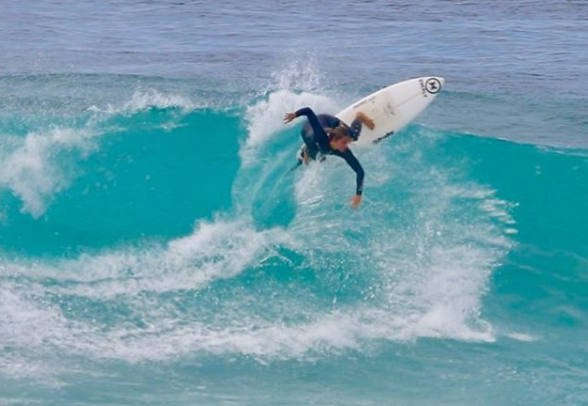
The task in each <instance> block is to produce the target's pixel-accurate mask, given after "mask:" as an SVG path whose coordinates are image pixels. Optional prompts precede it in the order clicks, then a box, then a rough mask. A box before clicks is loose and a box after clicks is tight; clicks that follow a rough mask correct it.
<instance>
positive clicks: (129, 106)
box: [87, 89, 204, 114]
mask: <svg viewBox="0 0 588 406" xmlns="http://www.w3.org/2000/svg"><path fill="white" fill-rule="evenodd" d="M201 107H204V105H202V104H199V103H196V102H194V101H193V100H192V99H190V98H189V97H187V96H184V95H179V94H168V93H163V92H160V91H158V90H155V89H139V90H136V91H135V92H134V93H133V95H132V96H131V99H130V100H128V101H126V102H124V103H121V104H111V103H109V104H107V105H106V106H104V107H99V106H95V105H92V106H90V107H88V109H87V110H88V111H91V112H95V113H107V114H134V113H137V112H139V111H143V110H147V109H150V108H158V109H166V108H179V109H181V110H183V111H184V112H188V111H191V110H194V109H196V108H201Z"/></svg>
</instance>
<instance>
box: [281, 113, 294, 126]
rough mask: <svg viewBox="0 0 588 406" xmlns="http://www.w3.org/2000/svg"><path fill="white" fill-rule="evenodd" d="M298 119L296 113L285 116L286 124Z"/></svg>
mask: <svg viewBox="0 0 588 406" xmlns="http://www.w3.org/2000/svg"><path fill="white" fill-rule="evenodd" d="M295 118H296V113H286V114H285V115H284V124H288V123H289V122H290V121H292V120H294V119H295Z"/></svg>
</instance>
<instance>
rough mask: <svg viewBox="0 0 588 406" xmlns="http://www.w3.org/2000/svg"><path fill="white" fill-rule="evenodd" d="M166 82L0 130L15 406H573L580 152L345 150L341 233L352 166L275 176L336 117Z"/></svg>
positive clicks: (2, 349)
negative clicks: (288, 116)
mask: <svg viewBox="0 0 588 406" xmlns="http://www.w3.org/2000/svg"><path fill="white" fill-rule="evenodd" d="M285 75H286V76H287V73H285ZM72 78H73V80H75V81H83V80H84V79H83V78H80V77H77V76H73V77H72V76H65V77H61V76H56V77H55V78H54V79H55V80H56V81H65V82H67V81H68V80H72ZM94 79H96V78H94ZM109 79H111V80H115V81H116V80H119V79H120V78H116V77H115V78H112V77H109V76H106V77H102V76H99V77H98V80H99V81H103V82H105V83H107V82H108V81H109ZM4 80H5V81H9V80H10V79H9V78H5V79H4ZM13 80H18V81H26V78H22V77H19V78H14V79H13ZM29 80H31V81H35V80H38V78H37V77H34V76H33V77H30V78H29ZM120 80H122V81H128V80H129V79H128V78H124V77H123V78H122V79H120ZM141 80H142V81H147V79H145V78H143V79H141ZM284 80H285V81H286V82H287V80H286V79H284ZM157 83H159V82H158V79H153V87H151V88H149V87H145V86H141V88H139V89H137V90H135V91H133V92H131V93H130V94H129V95H128V98H127V99H126V100H121V101H119V102H118V103H116V102H111V101H107V100H106V101H105V100H99V101H97V102H96V103H94V102H92V101H91V100H92V99H91V98H90V99H88V100H90V101H87V102H86V105H84V106H82V107H81V108H77V109H71V111H67V112H64V108H63V106H61V107H56V111H57V110H59V113H58V114H57V113H56V112H55V111H53V110H51V109H47V108H46V106H41V107H35V106H32V107H30V106H29V108H31V109H33V110H34V109H40V110H42V111H44V113H45V116H43V115H39V114H30V115H29V114H25V112H23V110H22V109H20V110H18V109H15V110H14V111H6V112H5V113H4V115H5V117H3V119H2V124H1V128H0V131H1V132H2V134H3V137H2V145H0V158H1V159H0V162H1V164H0V203H1V205H0V224H1V228H0V244H1V246H2V251H1V255H0V314H2V317H1V318H0V382H2V386H3V387H4V388H6V389H3V393H2V396H3V399H4V400H5V401H7V402H16V403H19V402H25V403H26V402H28V401H35V399H39V398H40V397H42V396H49V398H51V399H53V400H52V401H51V402H53V401H55V402H59V401H67V402H80V403H85V402H88V399H91V398H92V395H91V393H97V392H95V391H103V390H105V388H115V389H114V390H113V392H112V395H111V397H108V399H106V398H105V399H103V400H104V401H105V402H106V403H111V402H112V403H120V402H122V403H125V402H128V401H129V399H134V401H136V400H137V399H139V400H142V401H148V400H149V399H148V398H147V397H146V396H147V395H145V394H141V393H142V392H144V391H145V390H146V388H147V387H149V389H150V392H149V393H154V394H153V396H154V398H153V399H152V400H153V401H154V402H155V403H165V402H166V401H167V400H166V399H168V400H169V399H170V398H169V396H172V398H173V399H174V400H173V401H174V402H179V403H184V402H186V403H190V402H196V401H198V402H203V403H211V404H215V403H218V402H223V401H226V402H230V399H233V400H235V401H236V402H237V403H239V402H240V401H242V402H245V403H248V402H252V401H254V399H259V403H264V402H267V399H266V400H264V399H261V398H258V396H259V395H256V391H258V390H260V388H261V387H262V386H261V385H262V384H263V385H266V384H270V385H271V384H275V385H278V387H279V385H283V382H284V381H285V380H289V381H291V382H292V384H291V385H292V386H291V387H288V388H286V389H284V390H285V391H286V392H285V393H287V396H288V398H289V399H291V401H292V403H293V404H295V403H304V402H308V401H310V400H311V399H315V400H316V399H320V396H319V395H318V394H315V395H316V396H315V395H312V393H314V392H313V391H316V390H318V388H315V389H312V390H311V391H310V393H309V392H308V390H309V388H314V386H313V381H314V380H315V378H313V377H317V376H318V377H320V378H319V381H322V380H324V379H327V377H328V379H330V380H331V385H332V388H337V389H338V390H340V394H333V395H332V398H330V399H332V400H333V401H336V402H337V403H341V404H344V403H346V402H348V403H350V404H353V403H355V402H357V401H359V399H360V398H357V397H355V395H350V397H349V398H346V397H345V396H346V395H345V394H346V393H348V394H349V393H356V391H357V390H358V389H359V388H371V389H369V390H370V391H371V393H372V395H373V398H374V399H376V400H378V399H379V401H382V402H384V403H385V402H387V400H386V399H388V396H391V395H390V394H391V393H394V395H393V398H394V399H396V400H398V401H401V402H402V401H403V400H404V401H409V400H411V399H415V396H416V397H419V393H421V392H419V391H420V389H419V388H423V387H424V386H426V387H427V388H428V389H427V390H425V392H422V393H421V396H422V400H423V402H424V403H427V402H428V401H429V400H430V399H432V394H434V393H436V392H437V391H441V392H442V393H445V394H446V396H447V397H446V398H444V399H445V400H444V401H445V402H447V403H451V402H452V399H454V398H455V399H457V402H458V403H459V402H460V399H464V398H462V397H460V393H461V392H460V391H461V390H462V389H460V388H463V385H466V383H467V385H468V387H470V389H472V390H476V391H480V393H482V395H480V396H483V397H484V402H490V403H493V402H497V403H503V402H506V403H511V402H513V403H518V402H524V401H525V400H529V399H531V400H536V401H537V402H539V403H541V402H544V401H545V399H551V400H556V399H566V400H567V401H570V402H571V403H575V402H576V401H578V400H579V399H581V396H582V395H581V393H582V389H583V388H584V389H585V383H586V382H588V380H587V379H586V378H587V376H586V370H587V369H586V368H585V367H586V361H585V360H586V359H587V358H586V357H585V355H586V354H587V352H586V351H587V348H586V346H585V340H584V338H585V332H586V327H587V316H586V315H587V313H586V309H587V308H588V303H587V302H586V294H585V293H586V292H587V291H588V289H587V288H588V285H587V283H586V278H585V271H586V264H587V263H588V262H587V261H588V260H587V258H588V251H587V245H586V237H585V230H586V229H588V222H587V218H588V217H587V216H586V215H585V213H584V212H585V210H586V208H587V207H588V195H587V194H586V193H583V191H585V188H586V185H587V184H588V155H587V154H586V152H585V151H584V150H578V149H555V148H549V147H541V146H537V145H530V144H526V145H525V144H517V143H513V142H510V141H506V140H498V139H494V138H484V137H481V136H478V135H475V134H465V133H459V132H453V131H447V130H440V129H435V128H434V127H430V126H424V125H418V124H415V125H411V126H409V127H408V128H407V129H405V130H403V131H402V132H400V133H399V134H397V135H396V136H394V137H392V138H390V139H389V140H387V141H386V142H383V143H381V144H379V145H378V146H377V147H373V148H367V149H357V150H356V155H357V156H358V158H359V159H360V161H361V162H362V163H363V166H364V168H365V170H366V173H367V177H366V187H365V199H364V203H363V205H362V208H361V209H360V210H357V211H354V210H351V209H350V207H349V204H348V200H349V198H350V197H351V195H352V193H353V191H354V176H353V173H352V172H351V171H350V170H349V169H348V168H347V167H346V166H345V164H344V162H343V161H342V160H338V159H336V158H334V157H333V158H329V159H327V161H326V162H324V163H322V164H318V163H313V164H311V165H310V166H309V167H307V168H303V169H299V170H297V171H295V172H289V169H290V168H291V166H292V164H293V158H294V151H295V150H296V147H297V146H298V144H299V142H300V140H299V137H298V132H299V129H300V123H298V124H296V125H290V126H284V125H282V123H281V116H282V114H283V113H284V112H285V111H290V110H293V109H295V108H297V107H299V106H302V105H311V106H313V107H314V108H315V109H317V110H318V111H336V110H337V109H338V108H340V107H341V100H342V99H341V97H339V96H336V95H333V94H332V93H329V92H321V91H318V90H312V87H310V88H309V90H306V91H300V90H292V89H290V88H289V87H288V86H287V85H286V86H283V87H282V88H278V89H276V90H270V91H268V92H266V93H265V94H261V95H249V94H248V93H243V94H240V95H239V96H238V97H236V99H234V100H233V101H232V102H229V103H226V104H218V103H216V104H215V103H213V102H211V101H213V100H216V99H217V95H214V94H213V95H210V94H207V92H205V91H196V92H191V93H182V92H174V91H173V89H172V90H161V88H159V87H158V86H157ZM187 94H188V95H187ZM459 97H464V96H463V95H460V94H455V93H451V92H449V93H448V94H443V95H441V96H440V98H439V100H438V103H443V100H444V98H447V99H450V100H455V99H458V98H459ZM78 107H79V106H78ZM65 110H67V108H66V109H65ZM563 343H565V345H563ZM579 354H583V356H578V355H579ZM448 364H451V365H448ZM358 371H359V372H358ZM554 379H557V387H553V386H551V387H553V391H552V392H549V390H548V389H547V388H548V387H550V386H549V385H551V384H552V382H553V380H554ZM195 382H196V383H197V385H196V386H194V383H195ZM490 382H494V383H497V384H498V385H501V386H502V387H503V388H505V390H504V391H502V392H501V393H495V392H493V389H492V388H491V386H490V385H491V384H490ZM167 385H176V387H177V390H176V391H175V394H174V395H170V392H169V390H168V389H169V388H168V386H167ZM137 388H139V389H137ZM141 388H142V389H141ZM223 388H224V389H223ZM108 390H112V389H108ZM139 392H141V393H139ZM23 393H30V395H27V396H28V397H26V396H24V395H22V394H23ZM145 393H147V392H145ZM492 393H493V394H492ZM274 395H275V396H278V394H277V393H276V394H274ZM274 395H271V394H270V395H268V396H269V398H270V399H271V398H272V396H274ZM472 396H474V394H473V392H472V393H471V392H468V395H466V398H468V399H472ZM223 399H224V400H223ZM100 402H102V400H100V401H98V403H100ZM270 403H271V401H270Z"/></svg>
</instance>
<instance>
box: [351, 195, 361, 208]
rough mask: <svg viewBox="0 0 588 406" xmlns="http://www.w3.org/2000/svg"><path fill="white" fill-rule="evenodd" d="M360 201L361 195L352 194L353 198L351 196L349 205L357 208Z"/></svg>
mask: <svg viewBox="0 0 588 406" xmlns="http://www.w3.org/2000/svg"><path fill="white" fill-rule="evenodd" d="M360 203H361V195H355V196H353V198H351V207H353V208H354V209H357V208H358V207H359V204H360Z"/></svg>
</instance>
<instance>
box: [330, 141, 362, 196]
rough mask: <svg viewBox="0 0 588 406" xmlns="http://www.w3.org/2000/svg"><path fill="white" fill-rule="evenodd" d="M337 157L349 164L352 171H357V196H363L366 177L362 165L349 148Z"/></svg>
mask: <svg viewBox="0 0 588 406" xmlns="http://www.w3.org/2000/svg"><path fill="white" fill-rule="evenodd" d="M337 155H339V156H340V157H341V158H343V159H344V160H345V162H347V165H349V166H350V167H351V169H353V170H354V171H355V174H356V175H357V180H356V182H357V186H356V189H355V194H358V195H361V194H362V192H363V177H364V175H365V174H364V172H363V168H362V167H361V164H360V163H359V161H358V160H357V158H356V157H355V155H353V152H351V150H350V149H349V148H348V149H347V150H346V151H345V152H344V153H342V154H341V153H339V154H337Z"/></svg>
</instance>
